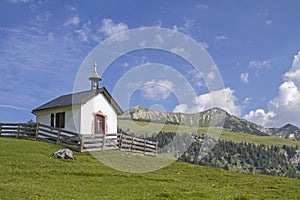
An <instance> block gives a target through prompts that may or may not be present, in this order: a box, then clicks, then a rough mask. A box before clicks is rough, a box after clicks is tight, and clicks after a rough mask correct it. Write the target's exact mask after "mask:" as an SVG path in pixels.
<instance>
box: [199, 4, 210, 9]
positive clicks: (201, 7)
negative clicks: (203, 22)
mask: <svg viewBox="0 0 300 200" xmlns="http://www.w3.org/2000/svg"><path fill="white" fill-rule="evenodd" d="M196 8H198V9H200V10H205V9H208V5H207V4H198V5H196Z"/></svg>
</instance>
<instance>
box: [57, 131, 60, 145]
mask: <svg viewBox="0 0 300 200" xmlns="http://www.w3.org/2000/svg"><path fill="white" fill-rule="evenodd" d="M59 137H60V128H59V129H58V132H57V138H56V144H57V145H58V144H59Z"/></svg>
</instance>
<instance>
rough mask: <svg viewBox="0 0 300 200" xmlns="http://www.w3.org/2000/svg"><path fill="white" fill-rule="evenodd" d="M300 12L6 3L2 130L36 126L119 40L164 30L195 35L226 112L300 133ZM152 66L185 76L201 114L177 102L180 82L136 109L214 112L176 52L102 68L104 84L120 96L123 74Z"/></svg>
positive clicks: (127, 58)
mask: <svg viewBox="0 0 300 200" xmlns="http://www.w3.org/2000/svg"><path fill="white" fill-rule="evenodd" d="M299 6H300V3H299V1H296V0H295V1H279V0H278V1H271V0H270V1H231V0H229V1H126V0H125V1H113V0H110V1H92V0H91V1H76V0H75V1H63V0H62V1H50V0H49V1H47V0H45V1H35V0H3V1H1V2H0V13H1V18H0V68H1V73H0V94H1V98H0V121H1V122H7V121H9V122H15V121H27V120H29V119H34V115H32V114H31V110H32V109H33V108H35V107H37V106H39V105H41V104H42V103H45V102H47V101H48V100H51V99H53V98H55V97H57V96H60V95H62V94H66V93H71V92H72V91H73V89H74V88H73V86H74V82H75V81H76V76H77V75H78V74H77V72H78V70H79V68H80V66H81V64H82V62H83V60H84V59H85V58H86V57H87V55H88V54H89V52H91V51H92V50H93V49H94V48H95V47H97V45H98V44H99V43H101V42H102V41H104V40H105V39H107V38H109V37H110V36H112V35H114V34H116V33H119V32H122V31H128V30H131V29H135V28H140V27H161V28H168V29H172V30H175V31H179V32H181V33H183V34H186V35H188V36H189V37H191V38H193V39H194V40H195V41H197V42H198V43H200V44H201V45H202V46H203V47H204V48H205V50H206V51H207V52H208V53H209V55H210V56H211V58H212V59H213V60H214V62H215V64H216V66H217V68H218V70H219V72H220V75H221V77H222V79H223V82H224V89H223V90H220V91H215V94H216V95H217V96H218V95H221V96H222V95H223V96H224V95H226V97H227V100H226V103H225V104H224V103H223V104H217V105H218V106H219V107H222V108H223V109H225V110H227V111H228V112H230V113H231V114H235V115H237V116H239V117H241V118H246V119H248V120H250V121H254V122H256V123H258V124H263V125H265V126H275V127H279V126H282V125H284V124H286V123H293V124H295V125H298V126H300V120H299V119H300V118H299V117H298V113H300V103H299V102H300V63H299V59H300V55H298V52H299V51H300V26H299V25H298V24H299V18H300V13H299V11H298V9H299ZM97 62H99V61H97ZM147 63H161V64H163V65H167V66H170V67H171V68H173V69H176V70H177V71H178V72H180V73H181V74H183V76H184V77H185V78H186V79H188V80H189V81H190V84H191V85H193V87H194V88H195V93H196V94H195V95H196V97H195V98H194V99H192V102H193V103H194V105H188V104H185V103H181V102H180V101H178V99H176V94H173V93H172V91H171V89H172V88H175V87H176V84H175V83H174V82H172V81H171V80H168V79H167V78H161V79H159V78H156V79H154V78H152V79H149V80H148V81H147V83H146V84H145V85H143V87H141V88H139V89H138V90H136V91H135V92H134V93H133V94H132V97H131V99H130V101H129V105H128V106H127V107H131V106H135V105H141V104H142V105H143V106H146V107H149V108H150V107H153V105H154V107H155V105H157V104H161V105H162V107H163V108H164V110H166V111H184V112H197V111H201V110H204V109H207V108H209V106H210V105H211V104H210V103H209V102H208V100H207V94H206V93H207V90H206V89H205V87H202V86H203V85H205V82H204V81H203V79H201V78H200V77H198V76H197V73H196V72H193V69H192V67H191V66H188V65H189V64H188V63H186V62H185V61H184V60H183V59H181V58H179V57H178V56H175V55H173V54H172V53H170V52H161V51H157V50H156V51H155V50H140V51H136V52H132V53H130V55H124V56H121V57H120V58H119V59H118V60H116V61H115V62H114V63H112V64H111V66H109V67H108V68H107V70H106V71H101V66H98V70H99V73H100V74H101V76H102V78H103V81H102V82H101V85H104V86H105V87H106V88H107V89H108V90H109V91H110V92H112V93H113V90H114V88H115V85H116V83H117V82H118V80H119V79H120V78H121V77H122V75H124V74H126V73H127V72H128V71H130V70H131V69H133V68H134V66H137V65H143V64H147ZM90 67H91V68H90V69H91V73H92V66H90ZM298 69H299V71H298ZM144 76H145V77H146V76H147V75H146V74H145V75H144ZM153 82H154V83H153ZM87 84H89V83H88V82H87ZM86 89H88V85H87V88H86ZM117 100H118V99H117ZM127 107H126V106H125V107H124V106H123V109H126V108H127Z"/></svg>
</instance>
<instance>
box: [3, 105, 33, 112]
mask: <svg viewBox="0 0 300 200" xmlns="http://www.w3.org/2000/svg"><path fill="white" fill-rule="evenodd" d="M0 108H11V109H16V110H27V111H28V110H30V109H28V108H24V107H19V106H14V105H7V104H0Z"/></svg>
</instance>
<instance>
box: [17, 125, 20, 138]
mask: <svg viewBox="0 0 300 200" xmlns="http://www.w3.org/2000/svg"><path fill="white" fill-rule="evenodd" d="M19 134H20V124H18V129H17V138H19Z"/></svg>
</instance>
